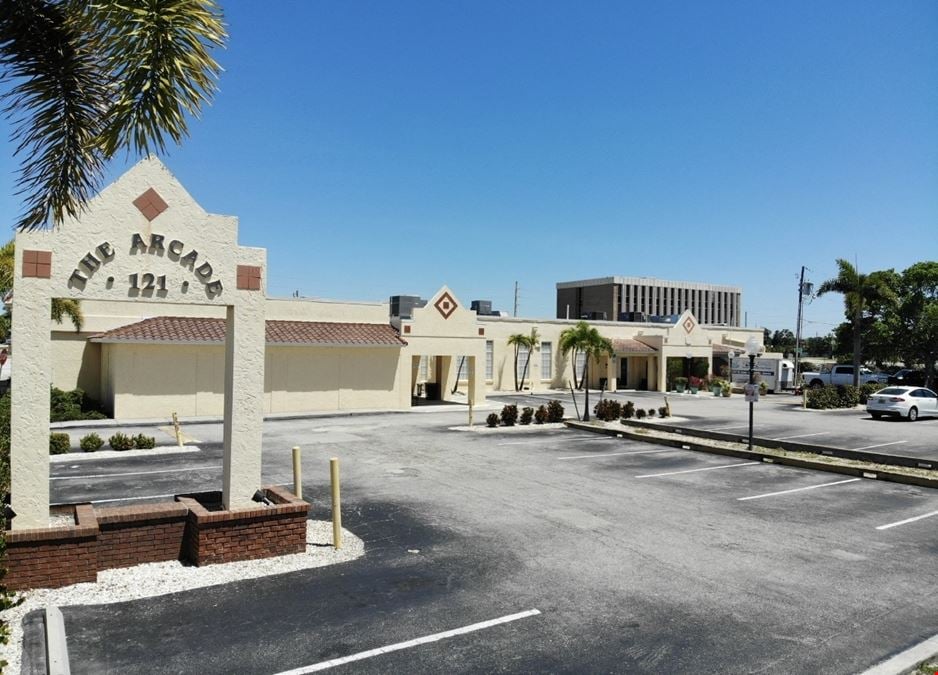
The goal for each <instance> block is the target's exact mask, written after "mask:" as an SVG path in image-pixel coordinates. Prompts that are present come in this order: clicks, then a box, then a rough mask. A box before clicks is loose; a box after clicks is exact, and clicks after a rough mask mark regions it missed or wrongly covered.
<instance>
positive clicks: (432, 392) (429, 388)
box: [425, 382, 440, 401]
mask: <svg viewBox="0 0 938 675" xmlns="http://www.w3.org/2000/svg"><path fill="white" fill-rule="evenodd" d="M425 389H426V392H427V400H428V401H439V400H440V383H439V382H427V384H426V387H425Z"/></svg>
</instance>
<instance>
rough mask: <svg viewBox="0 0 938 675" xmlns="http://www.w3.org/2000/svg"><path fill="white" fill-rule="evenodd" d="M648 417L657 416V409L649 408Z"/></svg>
mask: <svg viewBox="0 0 938 675" xmlns="http://www.w3.org/2000/svg"><path fill="white" fill-rule="evenodd" d="M648 416H649V417H654V416H655V409H654V408H649V409H648Z"/></svg>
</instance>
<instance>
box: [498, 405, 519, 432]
mask: <svg viewBox="0 0 938 675" xmlns="http://www.w3.org/2000/svg"><path fill="white" fill-rule="evenodd" d="M501 418H502V424H503V425H505V426H506V427H513V426H515V422H517V421H518V406H516V405H515V404H514V403H512V404H511V405H506V406H505V407H504V408H502V414H501Z"/></svg>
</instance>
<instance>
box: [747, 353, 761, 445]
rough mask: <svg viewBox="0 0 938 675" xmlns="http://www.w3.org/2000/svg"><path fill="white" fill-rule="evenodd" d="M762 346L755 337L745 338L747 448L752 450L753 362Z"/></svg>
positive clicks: (754, 362)
mask: <svg viewBox="0 0 938 675" xmlns="http://www.w3.org/2000/svg"><path fill="white" fill-rule="evenodd" d="M762 352H763V347H762V345H761V344H759V341H758V340H757V339H756V338H755V337H750V338H749V339H748V340H746V356H748V357H749V386H748V387H747V390H748V391H747V392H746V394H747V395H746V398H748V399H749V450H750V451H751V450H752V405H753V402H754V401H755V393H754V392H753V385H754V384H755V383H756V382H755V372H754V369H755V364H756V356H761V355H762Z"/></svg>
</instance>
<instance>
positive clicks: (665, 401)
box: [664, 396, 671, 417]
mask: <svg viewBox="0 0 938 675" xmlns="http://www.w3.org/2000/svg"><path fill="white" fill-rule="evenodd" d="M664 407H665V409H666V410H667V411H668V417H671V403H670V402H669V401H668V397H667V396H665V397H664Z"/></svg>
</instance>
